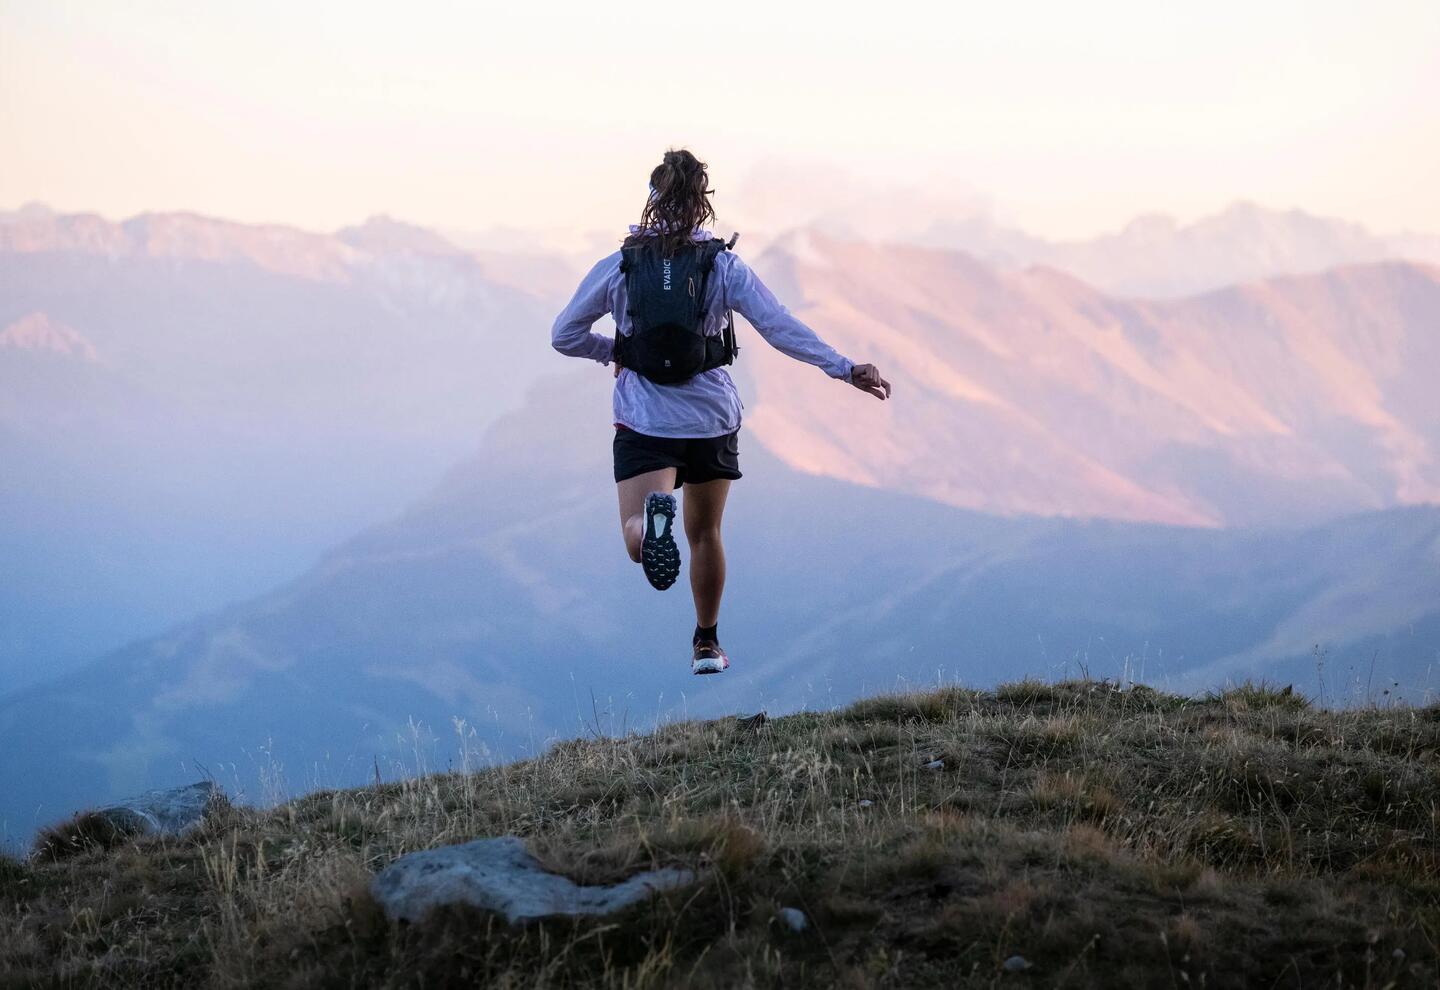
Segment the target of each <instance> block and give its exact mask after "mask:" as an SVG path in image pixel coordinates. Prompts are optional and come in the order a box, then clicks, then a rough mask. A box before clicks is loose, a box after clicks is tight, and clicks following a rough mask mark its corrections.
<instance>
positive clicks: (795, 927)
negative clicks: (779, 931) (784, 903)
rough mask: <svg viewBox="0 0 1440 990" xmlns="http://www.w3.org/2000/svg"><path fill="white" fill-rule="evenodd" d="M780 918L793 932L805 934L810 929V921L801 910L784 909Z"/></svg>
mask: <svg viewBox="0 0 1440 990" xmlns="http://www.w3.org/2000/svg"><path fill="white" fill-rule="evenodd" d="M779 918H780V920H781V921H783V922H785V926H786V927H787V928H789V929H790V930H791V931H792V932H797V933H798V932H803V931H804V930H805V929H807V928H809V927H810V919H809V918H807V917H806V916H805V912H804V911H801V910H800V909H799V908H793V907H783V908H781V909H780V911H779Z"/></svg>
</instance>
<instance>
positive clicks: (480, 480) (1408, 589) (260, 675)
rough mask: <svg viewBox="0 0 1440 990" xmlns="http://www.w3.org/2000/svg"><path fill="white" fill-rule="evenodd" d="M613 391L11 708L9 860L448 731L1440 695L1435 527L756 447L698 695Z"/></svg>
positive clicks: (509, 425) (306, 784)
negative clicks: (908, 478) (924, 703)
mask: <svg viewBox="0 0 1440 990" xmlns="http://www.w3.org/2000/svg"><path fill="white" fill-rule="evenodd" d="M607 385H608V382H607V381H606V379H605V376H604V375H603V374H584V373H582V374H578V375H574V376H572V377H568V378H560V379H556V380H554V381H551V382H548V383H542V385H541V386H540V387H539V388H538V389H537V390H536V391H535V392H534V393H533V394H532V396H531V397H530V400H529V402H528V403H527V404H526V406H525V407H524V408H522V409H521V410H519V411H518V412H516V413H514V414H513V415H510V416H507V417H505V418H504V419H502V420H501V421H500V422H499V423H498V424H497V425H496V426H495V427H493V428H492V430H491V432H490V434H489V436H488V437H487V439H486V442H485V444H484V445H483V447H482V448H481V449H480V451H479V452H478V454H477V455H476V456H475V457H473V458H471V459H469V460H468V461H467V462H466V463H464V464H463V465H461V466H459V467H458V468H456V469H455V470H454V471H453V472H452V473H451V474H450V476H449V477H448V478H447V480H446V481H445V482H444V483H443V484H442V485H441V486H440V487H439V488H437V489H436V491H434V492H433V493H432V494H431V495H430V496H428V497H427V498H425V499H423V500H421V501H420V502H418V503H417V504H416V505H415V506H414V507H413V508H412V509H411V510H410V511H408V512H406V513H405V514H403V515H402V516H400V517H399V518H398V519H396V520H395V521H394V522H392V523H388V524H385V525H382V526H379V527H376V528H374V529H372V530H370V531H368V532H366V533H364V534H362V535H360V536H358V537H356V538H355V539H352V540H350V541H348V542H347V543H345V544H344V545H342V546H340V547H339V548H337V549H336V550H335V551H333V552H332V553H330V554H328V555H326V557H325V558H323V559H322V560H321V561H320V563H319V564H318V565H317V566H315V567H314V568H313V569H311V570H310V571H309V572H308V573H306V574H305V575H304V576H302V577H300V578H299V579H298V580H295V581H293V582H289V583H287V584H285V585H282V586H281V587H279V588H278V589H276V590H275V591H273V592H271V593H269V594H267V595H264V596H261V597H260V598H258V599H256V600H254V601H252V602H249V603H246V604H242V605H237V606H234V607H232V608H229V609H226V610H224V611H222V612H220V613H217V614H216V615H214V616H212V617H209V618H207V619H203V620H200V621H197V622H194V623H189V624H186V625H184V626H181V627H178V628H176V629H175V630H173V631H171V632H169V633H167V634H165V635H163V636H160V637H156V638H154V639H151V640H148V641H145V642H141V643H137V644H135V645H134V646H131V647H128V648H126V649H124V650H121V651H119V652H117V653H115V654H113V655H111V656H109V657H106V658H104V659H102V660H100V661H98V662H96V663H94V664H91V665H89V666H87V667H85V668H83V669H82V670H80V671H78V672H76V673H73V674H71V675H69V676H67V677H65V678H62V679H60V680H58V681H56V682H53V683H51V684H48V685H45V686H41V687H37V688H34V689H31V690H29V691H26V692H22V693H20V694H18V695H14V696H11V697H10V698H8V699H5V700H3V701H0V737H3V738H5V739H7V740H12V741H14V743H15V744H14V745H9V746H6V747H4V748H3V749H0V777H3V779H5V780H7V781H11V782H13V783H12V784H11V785H9V786H7V788H6V790H5V793H4V794H3V795H0V815H3V818H4V819H5V820H6V821H7V822H8V823H9V828H10V830H11V833H12V834H16V833H18V834H24V833H25V832H26V831H28V829H29V827H30V826H31V824H32V823H33V822H34V821H35V820H36V819H37V818H38V819H39V820H41V821H43V820H46V819H49V818H53V817H55V815H56V814H58V813H59V812H60V811H63V810H67V809H68V808H70V807H72V806H75V805H78V804H81V803H84V802H85V801H87V800H95V799H96V797H97V795H108V794H112V793H116V792H124V791H127V790H133V789H135V788H138V787H141V786H149V785H152V784H155V783H157V782H158V783H167V782H172V781H179V780H183V779H186V778H189V777H193V776H194V775H195V774H196V773H197V769H196V766H197V764H198V765H199V766H202V767H204V768H206V769H208V770H209V771H210V772H212V773H214V774H215V775H216V776H217V777H218V778H220V779H221V780H222V781H224V782H226V783H227V784H228V785H229V786H231V787H232V788H233V787H235V786H236V785H237V783H238V784H239V785H240V786H243V787H247V788H248V789H249V793H250V794H251V795H252V796H253V795H255V794H256V791H257V790H259V789H260V787H261V786H262V785H261V784H259V783H257V781H259V780H262V779H263V780H266V781H268V782H269V783H267V784H266V785H264V786H273V782H274V781H276V780H280V779H283V780H285V781H286V782H288V786H289V787H291V788H295V789H297V790H305V789H308V788H310V787H313V786H318V785H333V784H338V783H358V782H361V781H363V780H366V779H371V778H372V777H373V773H374V769H373V767H374V766H375V764H376V763H377V761H378V764H379V766H380V767H382V772H383V773H384V774H385V775H387V776H389V775H392V774H393V773H394V772H396V771H395V769H394V768H395V766H396V764H397V762H398V763H401V764H404V765H406V766H408V767H410V768H412V769H413V768H414V767H415V766H417V765H418V762H417V761H425V760H428V761H429V762H428V764H427V765H431V766H434V765H436V764H437V763H438V764H440V765H443V763H444V760H445V759H446V754H447V753H453V751H454V747H455V742H456V740H455V734H454V730H453V728H452V725H453V723H452V719H455V718H462V719H464V720H466V723H467V726H468V727H469V729H473V730H474V732H475V735H474V737H473V738H472V737H469V735H468V733H467V746H469V747H470V748H472V749H474V750H484V751H488V752H489V753H491V754H493V755H497V756H502V755H505V756H509V755H514V754H516V753H520V752H526V751H533V750H534V749H536V748H538V747H540V746H542V745H543V744H544V743H545V741H546V740H547V739H549V738H553V737H563V736H568V735H574V734H578V733H582V732H584V731H586V726H587V725H589V727H590V730H591V731H594V730H595V729H597V728H598V729H606V730H609V729H619V728H623V727H624V726H625V725H627V724H629V725H637V724H649V723H651V722H652V721H653V720H654V719H656V718H657V717H660V716H662V715H663V716H667V717H668V716H674V715H678V714H684V713H689V714H718V713H720V712H724V711H735V710H737V709H738V710H755V709H760V708H768V709H770V710H771V711H779V710H785V709H790V708H794V707H797V706H800V705H812V706H814V705H820V706H824V705H829V704H837V703H840V702H842V701H846V700H848V699H850V698H853V697H855V696H857V695H858V694H861V693H863V692H868V691H874V690H876V689H881V688H888V687H894V686H896V685H897V684H899V683H905V682H910V683H914V682H922V683H933V682H935V681H936V680H948V679H956V678H958V679H961V680H963V681H964V682H966V683H971V684H982V685H985V684H993V683H995V682H997V681H1000V680H1006V679H1015V678H1019V677H1022V676H1025V675H1027V674H1029V675H1038V676H1060V675H1067V674H1068V675H1071V676H1075V675H1078V674H1080V673H1081V672H1082V671H1088V672H1090V673H1091V674H1094V675H1095V676H1112V677H1120V678H1125V677H1131V678H1136V679H1140V678H1143V679H1144V680H1145V681H1147V682H1150V683H1155V684H1160V685H1164V686H1167V687H1169V688H1172V689H1182V690H1199V689H1203V688H1206V687H1209V686H1213V685H1216V684H1219V683H1222V682H1224V681H1226V680H1228V679H1240V678H1243V677H1247V676H1252V677H1262V676H1263V677H1267V678H1271V679H1275V678H1278V679H1281V680H1288V681H1293V682H1296V683H1297V685H1298V686H1299V688H1300V689H1301V690H1304V691H1306V692H1307V693H1310V694H1319V693H1321V692H1322V691H1324V692H1327V698H1328V700H1331V701H1335V700H1359V699H1362V698H1364V697H1366V696H1367V695H1368V696H1370V697H1373V698H1375V699H1376V700H1384V699H1385V698H1393V697H1396V696H1398V695H1399V694H1401V693H1403V694H1404V695H1405V696H1407V697H1412V698H1416V699H1419V698H1421V697H1422V696H1424V695H1425V692H1426V691H1427V690H1429V689H1430V688H1433V687H1434V686H1435V682H1434V678H1433V676H1432V673H1431V671H1430V667H1431V666H1432V665H1433V664H1434V662H1435V660H1436V658H1437V651H1440V508H1432V507H1426V508H1412V509H1397V510H1390V511H1389V512H1384V513H1372V514H1368V515H1362V516H1358V517H1350V518H1346V519H1341V520H1337V521H1334V522H1331V523H1327V524H1325V525H1322V526H1319V527H1315V528H1312V529H1307V530H1300V531H1278V532H1268V533H1265V532H1253V531H1243V530H1206V529H1194V528H1174V527H1162V526H1151V525H1135V524H1125V523H1118V522H1101V521H1092V522H1083V521H1071V520H1060V519H1050V520H1046V519H1038V518H1033V517H1022V518H1016V519H1004V518H1000V517H996V516H992V515H984V514H978V513H973V512H968V511H965V510H961V509H955V508H951V507H949V506H944V505H941V504H939V503H936V502H934V501H931V500H927V499H921V498H916V497H913V496H907V495H903V494H895V493H890V492H883V491H879V490H875V489H871V488H864V487H859V486H855V485H851V484H849V483H846V482H841V481H833V480H828V479H823V478H817V477H813V476H810V475H806V474H803V473H801V472H798V471H795V470H793V469H790V468H788V467H786V466H785V465H784V464H783V463H781V462H780V461H778V460H776V459H775V458H774V457H772V456H771V455H770V453H769V452H768V451H767V450H766V449H765V447H764V446H763V445H761V444H758V443H747V444H743V445H742V456H743V458H744V467H745V470H746V472H747V477H746V479H745V482H744V483H743V484H740V485H737V486H736V489H735V495H734V498H733V500H732V504H731V507H730V509H729V510H728V512H727V529H728V532H729V537H728V539H727V546H728V550H729V556H730V565H731V575H732V581H731V588H730V592H729V594H728V597H727V605H726V609H725V614H724V616H723V618H722V636H723V637H724V640H725V642H726V644H727V648H728V649H729V650H730V651H731V653H732V655H733V657H734V659H735V667H734V669H733V670H732V671H731V672H729V673H727V674H726V675H725V676H724V677H723V678H708V679H696V678H693V677H691V676H690V674H689V669H688V633H689V630H690V622H691V620H692V618H693V616H692V613H691V612H690V604H689V600H688V596H687V595H686V594H685V592H684V590H683V588H684V585H683V582H682V584H681V586H680V589H679V590H676V591H672V592H669V593H667V594H664V595H661V594H658V593H656V592H654V591H653V590H651V589H650V588H649V586H648V585H646V584H645V582H644V580H643V578H642V576H641V575H640V573H639V570H638V568H636V567H635V565H633V564H631V563H630V562H629V561H628V559H626V558H625V557H624V554H623V552H622V550H621V547H620V541H619V537H618V533H617V532H616V526H615V520H614V518H613V517H614V511H615V509H614V504H613V501H614V494H613V490H612V486H611V485H610V483H609V479H608V477H607V469H608V458H607V446H608V445H607V443H606V440H607V437H608V434H609V427H608V424H606V423H605V422H604V420H603V417H598V416H595V415H593V413H594V411H595V410H596V409H597V408H599V407H603V404H604V402H605V400H606V391H607ZM557 420H558V421H562V422H564V423H566V424H567V428H566V429H564V430H557V429H555V428H554V423H555V422H556V421H557ZM1317 647H1318V650H1317ZM1382 692H1390V693H1389V694H1382ZM413 725H418V726H420V730H419V732H418V734H417V733H416V732H415V731H414V729H413V728H412V726H413ZM436 737H438V743H437V742H434V741H433V740H434V739H435V738H436ZM417 751H418V752H419V754H420V755H419V756H417V755H416V753H417ZM41 764H43V765H44V766H45V767H46V770H47V772H46V773H45V774H43V775H35V774H34V773H33V772H31V771H33V769H34V767H36V766H37V765H41ZM37 809H39V810H38V812H37Z"/></svg>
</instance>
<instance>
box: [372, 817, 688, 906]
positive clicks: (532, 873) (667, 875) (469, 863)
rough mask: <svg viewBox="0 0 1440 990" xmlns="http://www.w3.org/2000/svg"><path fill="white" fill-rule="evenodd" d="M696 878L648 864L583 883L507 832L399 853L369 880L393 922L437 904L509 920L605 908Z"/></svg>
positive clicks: (626, 902)
mask: <svg viewBox="0 0 1440 990" xmlns="http://www.w3.org/2000/svg"><path fill="white" fill-rule="evenodd" d="M694 882H695V874H694V873H692V872H691V871H689V870H652V871H649V872H647V873H641V874H637V875H636V876H633V877H631V878H630V879H628V880H626V881H624V882H623V883H617V884H611V885H609V886H592V887H582V886H580V885H579V884H576V883H575V882H573V881H572V880H570V879H568V878H567V877H562V876H558V875H556V874H554V873H550V872H547V871H546V870H545V869H544V868H543V867H542V866H541V865H540V864H539V863H538V862H537V861H536V860H535V857H533V856H531V855H530V853H529V852H528V851H527V850H526V849H525V843H524V842H522V841H521V840H520V839H519V838H517V837H516V836H513V835H506V836H501V837H500V838H496V839H476V840H475V841H474V842H466V843H463V844H462V845H458V846H445V847H444V848H441V849H427V850H425V851H423V852H415V853H410V854H409V855H407V856H401V857H400V858H399V859H397V860H396V861H395V862H393V863H391V864H390V865H389V866H387V867H385V869H383V870H381V871H380V873H379V875H378V876H376V877H375V880H374V881H373V883H372V884H371V886H370V890H371V893H373V894H374V895H375V900H376V901H378V902H379V904H380V906H381V907H382V908H383V909H384V910H385V915H386V917H388V918H390V919H391V920H392V921H419V920H420V919H421V918H423V917H424V916H425V915H426V914H428V913H429V912H430V911H431V910H433V909H434V908H437V907H440V906H441V905H444V904H469V905H471V906H472V907H477V908H480V909H482V910H485V911H496V912H498V913H500V914H503V915H504V916H505V917H506V919H507V920H509V921H510V922H511V923H512V924H514V923H517V922H522V921H530V920H532V919H535V918H548V917H551V916H554V915H580V914H609V913H611V912H612V911H618V910H620V909H621V908H623V907H626V906H628V905H630V904H634V903H635V902H636V901H641V900H645V899H646V898H648V897H650V896H651V895H653V894H654V893H655V892H656V891H660V890H669V889H672V888H675V887H683V886H686V885H688V884H692V883H694Z"/></svg>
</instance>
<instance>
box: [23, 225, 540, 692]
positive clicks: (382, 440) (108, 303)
mask: <svg viewBox="0 0 1440 990" xmlns="http://www.w3.org/2000/svg"><path fill="white" fill-rule="evenodd" d="M552 293H553V289H547V290H546V291H527V290H522V289H520V288H517V287H516V286H515V285H514V284H512V283H510V282H509V281H507V280H505V279H503V278H492V277H490V276H489V275H488V273H487V272H486V270H485V268H484V266H483V265H482V264H481V263H480V262H478V261H477V260H476V259H475V258H474V257H472V256H470V255H468V254H466V253H464V252H461V251H459V250H458V249H456V248H453V247H451V246H449V245H448V244H447V243H446V242H445V241H444V240H443V239H441V238H438V237H436V236H435V235H432V234H429V233H428V232H425V231H419V230H416V229H414V228H407V227H405V226H404V225H401V224H396V223H394V222H389V221H385V220H383V219H379V220H374V221H371V222H370V223H368V224H366V225H365V226H363V227H359V228H352V229H349V230H345V231H341V232H340V233H339V234H336V235H319V234H309V233H305V232H303V231H298V230H294V229H291V228H285V227H253V226H246V225H242V224H234V223H228V222H225V221H219V220H212V219H209V218H204V217H198V216H192V215H183V214H176V215H147V216H141V217H136V218H134V219H131V220H128V221H125V222H124V223H120V224H116V223H110V222H108V221H105V220H103V219H101V218H99V217H96V216H91V215H73V216H61V215H57V214H54V213H52V212H50V211H48V210H44V209H41V208H33V207H32V208H27V209H26V210H22V211H20V212H18V213H14V214H9V215H5V216H4V217H3V218H0V463H3V464H4V465H5V470H4V471H3V472H0V545H3V546H5V547H6V549H7V551H8V552H7V553H6V554H5V564H4V576H5V580H4V581H3V582H0V682H5V681H8V682H10V683H15V681H17V680H19V681H24V680H30V679H34V678H35V677H38V676H40V675H42V674H43V673H44V672H45V670H47V669H50V668H52V667H53V666H54V665H59V664H63V663H65V662H70V661H74V660H78V659H82V658H85V657H89V656H93V655H95V654H96V653H98V652H100V651H101V650H103V649H106V648H109V647H113V646H115V645H117V644H118V643H120V642H122V641H124V640H125V639H128V638H130V637H133V636H135V635H138V634H140V633H145V632H153V631H157V630H158V629H160V628H163V627H164V626H165V625H167V624H169V623H172V622H175V621H178V620H179V619H181V618H184V617H186V616H189V615H192V614H194V613H196V612H197V611H201V610H205V609H210V608H215V607H218V606H219V605H222V604H224V603H225V602H228V601H231V600H233V599H234V598H237V597H242V596H246V595H251V594H254V593H255V592H257V591H259V590H260V589H262V588H264V587H266V586H268V585H270V584H273V583H274V582H276V581H280V580H283V579H285V578H287V577H290V576H292V575H294V574H295V573H296V572H298V571H299V570H301V569H303V568H304V567H305V566H307V565H308V564H309V563H310V562H311V561H313V559H314V558H315V556H316V555H317V554H319V553H320V552H321V551H322V550H324V549H325V548H327V547H329V546H331V545H333V544H334V543H335V542H337V541H339V540H341V539H343V538H345V537H346V536H348V535H349V534H351V533H353V532H354V531H355V530H356V529H358V528H359V527H361V526H364V525H367V524H369V523H371V522H374V521H375V520H377V519H380V518H383V517H385V516H386V515H388V514H390V513H393V512H395V511H397V510H398V509H399V508H401V507H402V506H403V505H404V504H406V502H408V501H409V500H410V499H412V498H414V497H415V496H417V495H419V494H420V493H421V492H423V491H425V490H426V489H427V488H428V487H429V486H430V485H432V484H434V482H435V480H436V479H437V478H438V477H439V476H440V474H441V473H442V472H443V471H444V470H445V469H446V468H447V467H449V466H450V465H451V464H452V463H453V462H454V461H455V460H456V459H457V458H458V457H461V456H463V455H464V454H467V453H469V452H470V451H472V450H473V449H474V445H475V443H476V442H477V438H478V437H479V435H480V431H481V429H482V428H483V427H484V425H485V424H486V423H488V422H489V421H490V420H491V419H492V418H493V417H494V416H495V415H496V414H497V413H499V412H500V411H501V410H503V409H506V408H509V407H510V406H512V405H513V404H514V402H516V401H517V400H518V398H519V396H520V395H521V394H522V391H523V388H524V383H525V382H526V381H527V380H529V378H530V377H532V376H533V375H534V374H536V373H537V372H538V371H539V370H540V369H541V368H542V367H545V366H548V365H549V360H548V359H549V357H550V355H548V354H545V353H544V352H543V351H542V349H540V348H538V347H535V346H534V328H536V327H541V326H544V325H546V324H547V323H548V321H549V320H550V318H551V316H552V314H553V311H554V308H555V304H554V301H553V295H552Z"/></svg>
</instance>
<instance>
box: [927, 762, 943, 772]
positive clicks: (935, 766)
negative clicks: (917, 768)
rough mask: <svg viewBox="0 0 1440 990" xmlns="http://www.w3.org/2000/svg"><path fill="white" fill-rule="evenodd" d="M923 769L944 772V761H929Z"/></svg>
mask: <svg viewBox="0 0 1440 990" xmlns="http://www.w3.org/2000/svg"><path fill="white" fill-rule="evenodd" d="M925 769H926V770H944V769H945V761H944V760H931V761H930V762H929V763H927V764H925Z"/></svg>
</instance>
